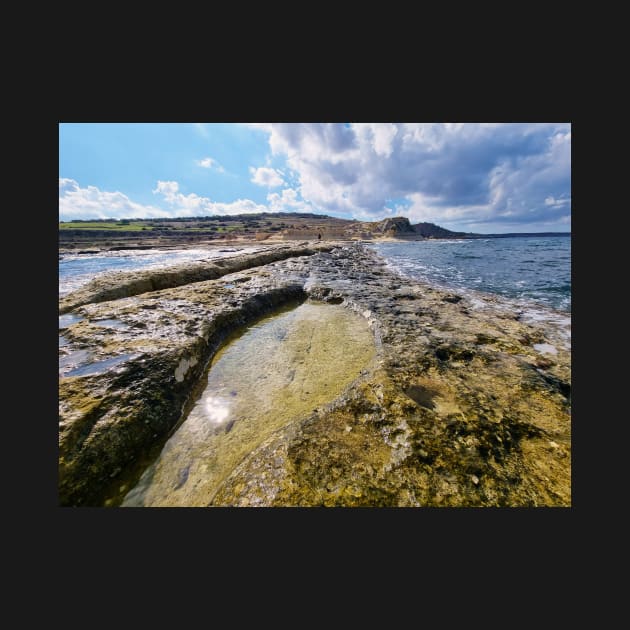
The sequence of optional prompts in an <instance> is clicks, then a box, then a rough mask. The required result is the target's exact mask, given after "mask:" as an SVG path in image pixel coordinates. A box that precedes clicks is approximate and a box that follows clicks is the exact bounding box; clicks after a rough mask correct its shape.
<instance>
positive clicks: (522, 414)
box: [59, 242, 571, 507]
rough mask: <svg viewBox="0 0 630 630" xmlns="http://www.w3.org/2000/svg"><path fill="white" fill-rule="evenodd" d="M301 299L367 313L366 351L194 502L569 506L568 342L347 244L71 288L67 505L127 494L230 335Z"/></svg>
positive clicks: (62, 407)
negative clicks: (331, 387) (335, 388)
mask: <svg viewBox="0 0 630 630" xmlns="http://www.w3.org/2000/svg"><path fill="white" fill-rule="evenodd" d="M307 299H308V300H313V301H318V302H328V303H332V304H339V305H341V306H343V307H345V308H348V309H350V310H351V311H353V312H355V313H356V314H357V315H358V316H360V317H362V318H364V319H365V321H366V322H367V323H368V325H369V327H370V330H371V332H372V335H373V338H374V346H375V357H376V358H375V360H374V361H373V363H372V364H371V365H370V367H369V369H366V370H365V371H364V373H362V374H361V376H360V377H359V378H357V379H355V380H354V381H352V382H351V383H350V384H349V385H348V386H347V387H346V388H345V389H344V390H343V392H342V394H341V395H339V396H337V398H335V399H334V400H331V401H329V403H328V404H326V405H320V406H318V407H317V409H314V410H313V411H312V412H311V413H309V414H305V415H304V416H303V417H298V418H294V419H293V420H292V421H290V422H288V423H286V424H285V425H283V426H281V427H280V428H278V429H277V430H275V431H273V432H272V433H271V435H269V436H268V437H266V439H265V440H264V441H263V442H262V443H261V444H259V445H258V446H257V447H256V448H255V449H254V450H253V451H252V452H250V453H248V454H247V455H246V456H245V457H244V458H242V459H241V460H240V461H239V463H238V465H236V466H235V467H234V469H233V470H232V472H231V473H230V474H229V475H228V476H227V478H226V479H225V480H224V481H223V482H222V483H221V485H220V487H219V488H218V489H217V490H216V492H213V494H212V496H209V497H207V499H208V500H207V501H201V502H200V503H199V505H213V506H410V507H411V506H569V505H571V417H570V391H571V369H570V361H571V357H570V349H569V348H568V347H564V346H563V345H562V340H561V339H560V338H556V337H555V336H554V335H553V331H551V330H549V329H543V328H541V327H540V326H537V325H536V324H527V323H524V322H521V321H519V320H518V315H516V314H514V313H511V312H508V311H506V310H505V309H501V308H499V307H498V305H496V304H493V300H492V298H490V297H488V299H487V300H486V301H485V302H484V304H483V305H479V304H478V303H474V302H473V301H471V300H470V299H469V298H467V297H465V296H461V295H457V294H455V293H452V292H448V291H443V290H439V289H436V288H435V287H431V286H428V285H426V284H422V283H419V282H416V281H413V280H410V279H405V278H402V277H400V276H398V275H396V274H394V273H392V272H391V271H389V270H388V269H387V268H386V266H385V264H384V262H383V261H382V260H381V259H379V258H378V257H377V256H376V255H375V254H374V253H373V252H371V251H370V250H368V249H367V248H365V247H364V246H362V245H361V244H358V243H353V244H348V243H341V242H340V243H325V244H323V243H322V244H319V243H317V242H315V243H313V242H308V243H296V244H292V245H278V246H271V247H267V248H264V250H263V251H260V252H257V253H255V254H249V255H245V254H243V255H240V256H235V257H232V258H229V259H224V260H219V261H213V262H208V263H197V264H195V266H186V267H180V268H176V269H173V268H171V269H169V270H166V271H165V270H152V271H141V272H133V273H119V274H109V275H107V276H104V277H102V278H99V279H98V280H96V281H94V282H92V283H91V284H90V285H88V286H86V287H83V288H82V289H80V290H79V291H76V292H74V293H72V294H69V295H67V296H65V297H64V298H63V299H62V300H61V301H60V311H59V312H60V315H62V316H61V317H60V335H61V337H60V349H59V352H60V379H59V500H60V504H61V505H64V506H85V505H98V506H100V505H119V504H120V503H121V501H122V498H123V496H124V494H125V493H126V492H127V491H128V490H129V489H130V488H131V487H133V485H134V484H135V483H136V482H137V480H138V479H139V477H140V475H141V474H142V472H143V470H144V469H145V467H146V465H147V464H148V463H150V461H151V460H152V458H154V457H155V455H156V453H157V452H159V449H160V447H161V445H163V444H164V442H165V440H166V439H167V437H168V436H169V434H170V433H172V431H173V429H174V428H175V427H177V425H178V422H179V421H180V420H181V418H182V414H183V413H185V412H186V411H187V409H188V408H189V407H190V405H191V404H192V401H193V399H194V397H195V393H196V392H197V390H198V388H199V382H200V378H201V377H202V376H203V374H204V369H205V367H206V365H207V364H208V361H209V360H210V359H211V358H212V357H213V355H214V354H215V353H216V352H217V349H218V348H220V347H221V345H222V344H224V342H225V341H226V339H228V337H229V336H230V334H232V333H234V332H235V331H237V330H239V329H242V328H243V327H244V326H246V325H248V324H250V323H251V322H253V321H255V320H257V319H258V318H260V317H261V316H263V315H266V314H269V313H272V312H274V311H276V310H277V309H279V308H281V307H282V306H284V305H288V304H296V305H297V304H299V303H300V302H303V301H304V300H307ZM549 347H553V348H554V349H555V350H556V353H555V354H549V353H547V352H544V353H543V352H542V351H541V348H543V349H545V348H549Z"/></svg>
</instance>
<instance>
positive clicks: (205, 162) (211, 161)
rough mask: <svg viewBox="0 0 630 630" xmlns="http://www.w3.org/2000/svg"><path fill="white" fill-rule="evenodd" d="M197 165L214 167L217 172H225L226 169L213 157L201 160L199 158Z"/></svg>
mask: <svg viewBox="0 0 630 630" xmlns="http://www.w3.org/2000/svg"><path fill="white" fill-rule="evenodd" d="M197 166H201V167H202V168H212V169H214V170H215V171H217V173H225V169H224V168H223V167H222V166H221V165H220V164H219V163H218V162H217V161H216V160H214V159H213V158H211V157H205V158H202V159H201V160H197Z"/></svg>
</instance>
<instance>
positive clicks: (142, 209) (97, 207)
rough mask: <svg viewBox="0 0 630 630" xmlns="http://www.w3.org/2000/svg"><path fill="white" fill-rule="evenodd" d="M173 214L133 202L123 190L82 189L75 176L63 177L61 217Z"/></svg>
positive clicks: (62, 219) (69, 218) (150, 216)
mask: <svg viewBox="0 0 630 630" xmlns="http://www.w3.org/2000/svg"><path fill="white" fill-rule="evenodd" d="M168 216H170V214H169V213H168V212H166V211H165V210H162V209H161V208H156V207H155V206H145V205H142V204H139V203H136V202H134V201H131V199H129V197H127V195H124V194H123V193H121V192H106V191H102V190H99V189H98V188H97V187H96V186H88V187H87V188H81V187H80V186H79V183H78V182H77V181H76V180H74V179H68V178H60V179H59V219H60V220H61V221H69V220H72V219H110V218H112V219H117V218H119V219H123V218H124V219H131V218H159V217H168Z"/></svg>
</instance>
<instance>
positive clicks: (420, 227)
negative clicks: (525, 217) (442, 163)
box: [373, 217, 571, 238]
mask: <svg viewBox="0 0 630 630" xmlns="http://www.w3.org/2000/svg"><path fill="white" fill-rule="evenodd" d="M373 225H374V228H373V230H374V231H375V232H377V233H381V234H383V235H384V236H391V237H393V238H413V237H414V236H420V237H422V238H511V237H514V236H571V232H508V233H506V234H477V233H475V232H453V231H452V230H447V229H446V228H443V227H440V226H439V225H436V224H435V223H427V222H424V223H413V224H412V223H410V222H409V219H408V218H407V217H392V218H390V219H384V220H383V221H378V222H377V223H375V224H373Z"/></svg>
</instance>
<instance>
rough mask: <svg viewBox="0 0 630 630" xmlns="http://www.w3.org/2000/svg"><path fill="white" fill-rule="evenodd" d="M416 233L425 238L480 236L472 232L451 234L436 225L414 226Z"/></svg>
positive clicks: (421, 224) (422, 224)
mask: <svg viewBox="0 0 630 630" xmlns="http://www.w3.org/2000/svg"><path fill="white" fill-rule="evenodd" d="M412 227H413V230H414V232H416V233H417V234H420V236H424V238H474V237H476V236H480V235H478V234H472V233H471V232H451V230H447V229H446V228H443V227H440V226H439V225H435V223H416V224H415V225H413V226H412Z"/></svg>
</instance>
